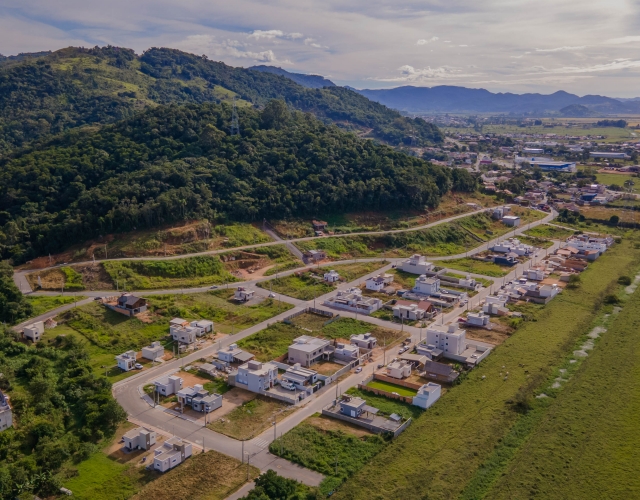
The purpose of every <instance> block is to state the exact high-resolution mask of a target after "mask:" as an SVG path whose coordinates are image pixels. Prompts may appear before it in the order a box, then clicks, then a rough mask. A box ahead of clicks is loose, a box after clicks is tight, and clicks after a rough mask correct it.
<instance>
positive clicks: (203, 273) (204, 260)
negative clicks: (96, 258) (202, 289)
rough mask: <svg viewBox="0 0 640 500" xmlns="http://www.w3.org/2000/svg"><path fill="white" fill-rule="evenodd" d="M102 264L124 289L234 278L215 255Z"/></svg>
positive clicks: (194, 285) (189, 286)
mask: <svg viewBox="0 0 640 500" xmlns="http://www.w3.org/2000/svg"><path fill="white" fill-rule="evenodd" d="M102 266H103V267H104V270H105V271H106V272H107V274H108V275H109V277H110V278H111V280H112V281H113V282H114V283H115V282H116V280H117V281H118V282H119V283H120V285H121V286H120V287H121V288H122V287H123V286H124V287H126V289H127V290H157V289H163V288H164V289H168V288H191V287H198V286H205V285H210V284H220V283H233V282H234V281H238V280H237V278H235V277H234V276H232V275H231V274H230V273H229V272H228V271H227V270H226V269H225V266H224V265H223V263H222V261H221V260H220V258H219V257H218V256H215V255H205V256H200V257H187V258H184V259H175V260H131V261H107V262H103V263H102Z"/></svg>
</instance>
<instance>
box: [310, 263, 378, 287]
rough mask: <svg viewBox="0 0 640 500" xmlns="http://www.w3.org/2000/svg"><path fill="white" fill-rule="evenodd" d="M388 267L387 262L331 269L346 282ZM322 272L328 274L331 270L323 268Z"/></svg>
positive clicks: (355, 264) (341, 266)
mask: <svg viewBox="0 0 640 500" xmlns="http://www.w3.org/2000/svg"><path fill="white" fill-rule="evenodd" d="M385 265H386V263H385V262H354V263H353V264H340V265H337V266H333V267H331V269H335V270H336V272H337V273H338V274H340V276H341V277H342V278H344V279H345V281H347V282H349V281H354V280H357V279H358V278H361V277H362V276H366V275H367V274H369V273H372V272H374V271H376V270H378V269H380V268H382V267H384V266H385ZM322 269H323V270H322V272H323V273H324V272H327V271H329V270H330V269H329V268H328V267H325V268H322Z"/></svg>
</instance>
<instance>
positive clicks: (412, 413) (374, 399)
mask: <svg viewBox="0 0 640 500" xmlns="http://www.w3.org/2000/svg"><path fill="white" fill-rule="evenodd" d="M384 390H386V389H384ZM390 392H394V391H390ZM395 392H398V391H395ZM347 394H351V395H352V396H358V397H359V398H362V399H364V400H365V401H366V402H367V404H368V405H369V406H373V407H374V408H377V409H378V410H380V411H379V412H378V415H380V416H384V417H388V416H389V415H392V414H394V413H395V414H397V415H400V416H401V417H402V418H405V419H408V418H412V419H417V418H418V417H420V416H422V415H423V413H424V410H423V409H422V408H418V407H417V406H414V405H410V404H409V403H405V402H404V401H398V400H397V399H390V398H387V397H384V396H378V395H377V394H374V393H373V392H369V391H362V390H360V389H356V388H355V387H352V388H351V389H349V390H347Z"/></svg>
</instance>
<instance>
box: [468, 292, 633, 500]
mask: <svg viewBox="0 0 640 500" xmlns="http://www.w3.org/2000/svg"><path fill="white" fill-rule="evenodd" d="M638 318H640V294H638V293H636V294H635V295H633V296H632V297H631V299H630V300H629V302H628V303H627V304H626V305H625V306H624V308H623V309H622V312H620V313H619V314H618V315H617V316H615V315H614V317H613V318H612V320H609V324H606V323H605V326H606V327H607V328H608V330H607V331H606V332H604V333H602V331H600V333H599V335H601V340H598V341H596V342H597V343H596V346H595V349H594V350H590V351H588V356H587V357H586V359H584V361H583V362H582V366H579V367H578V368H576V369H575V370H573V371H572V370H571V366H572V365H571V364H570V363H568V364H567V366H566V367H565V370H564V371H562V372H560V373H559V377H560V378H561V379H564V380H568V381H567V382H561V383H560V385H563V386H564V387H562V388H558V390H557V392H558V393H557V395H555V394H553V391H546V390H545V392H548V393H549V395H550V396H552V397H551V398H546V399H545V400H544V401H540V400H537V401H536V404H535V406H536V409H535V410H533V411H532V415H531V417H529V416H528V417H527V418H523V419H522V420H523V423H524V421H525V420H527V419H531V420H535V421H534V425H532V428H531V429H530V435H529V436H528V438H527V439H526V440H521V442H519V443H517V444H518V445H519V446H518V451H517V453H515V456H513V458H512V460H510V462H508V463H505V464H504V468H503V469H502V470H503V471H504V472H503V473H502V474H500V475H499V476H498V477H497V479H496V482H495V483H494V485H493V487H491V488H489V489H488V490H486V491H487V492H486V495H484V496H485V498H496V499H498V498H525V497H527V498H528V497H530V496H532V494H533V493H535V496H536V497H539V498H548V499H565V498H636V497H638V496H639V495H640V476H638V474H637V467H636V465H637V449H638V446H640V430H639V428H638V425H637V408H638V405H639V404H640V372H639V371H638V363H637V356H636V353H637V352H638V349H639V348H640V336H638V335H637V334H636V332H637V331H638V328H640V320H639V319H638ZM592 331H593V330H592ZM584 340H585V341H588V340H589V339H588V338H585V339H584ZM612 366H615V367H616V368H615V370H611V367H612ZM620 373H624V374H625V376H624V383H620V379H619V374H620ZM553 396H555V397H553ZM536 413H539V417H538V418H535V417H536V416H537V415H536ZM521 427H524V426H522V425H521ZM611 429H616V432H611ZM484 491H485V490H484V489H483V492H484ZM474 498H477V497H475V496H474Z"/></svg>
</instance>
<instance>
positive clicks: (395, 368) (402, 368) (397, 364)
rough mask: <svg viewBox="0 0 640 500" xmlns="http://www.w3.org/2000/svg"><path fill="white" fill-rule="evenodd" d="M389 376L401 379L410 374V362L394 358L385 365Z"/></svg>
mask: <svg viewBox="0 0 640 500" xmlns="http://www.w3.org/2000/svg"><path fill="white" fill-rule="evenodd" d="M387 375H388V376H389V377H393V378H398V379H403V378H407V377H409V376H410V375H411V363H409V362H407V361H403V360H401V359H395V360H393V361H392V362H391V363H389V364H388V365H387Z"/></svg>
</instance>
